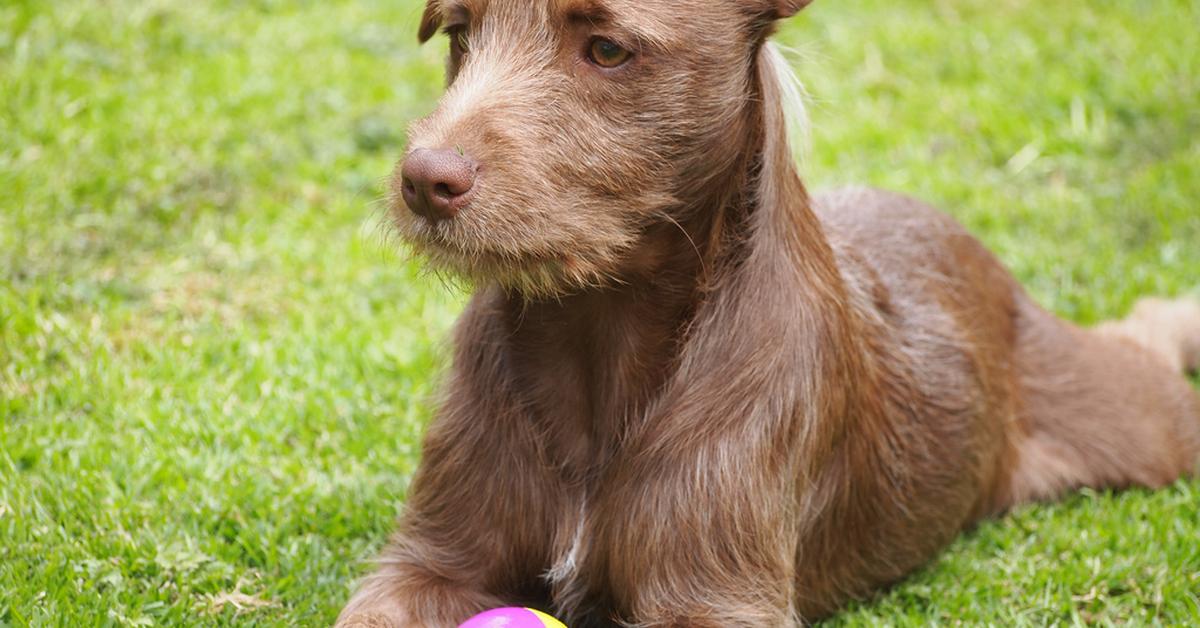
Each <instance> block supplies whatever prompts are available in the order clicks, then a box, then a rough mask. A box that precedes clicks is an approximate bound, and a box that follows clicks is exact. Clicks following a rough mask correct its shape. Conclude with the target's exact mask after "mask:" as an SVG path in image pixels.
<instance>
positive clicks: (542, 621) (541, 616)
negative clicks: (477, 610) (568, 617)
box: [458, 608, 565, 628]
mask: <svg viewBox="0 0 1200 628" xmlns="http://www.w3.org/2000/svg"><path fill="white" fill-rule="evenodd" d="M458 628H565V626H563V624H562V622H560V621H558V620H557V619H554V618H553V617H551V616H549V615H546V614H545V613H541V612H538V611H535V610H533V609H529V608H498V609H496V610H493V611H488V612H486V613H481V614H479V615H476V616H474V617H472V618H470V619H468V620H467V623H465V624H463V625H461V626H459V627H458Z"/></svg>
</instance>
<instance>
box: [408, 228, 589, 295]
mask: <svg viewBox="0 0 1200 628" xmlns="http://www.w3.org/2000/svg"><path fill="white" fill-rule="evenodd" d="M406 211H407V210H406ZM404 222H405V223H406V224H404V225H401V226H400V232H401V236H402V238H403V239H404V241H405V242H406V243H407V244H408V245H409V247H410V248H411V250H412V252H413V253H415V254H416V255H418V256H419V257H421V258H423V260H424V262H425V264H426V265H427V266H428V267H429V268H430V269H431V270H433V271H435V272H439V273H443V272H444V273H447V274H449V275H453V276H456V277H458V278H461V279H465V280H467V281H468V282H471V283H476V284H482V283H489V282H496V283H499V284H500V285H502V286H504V287H506V288H509V289H513V290H516V291H519V292H522V293H525V294H530V295H540V296H553V295H560V294H563V293H564V292H567V291H569V290H570V289H571V288H572V287H574V286H578V285H580V284H587V283H592V282H591V281H588V280H587V276H588V274H589V273H588V272H587V270H586V268H585V266H586V265H585V264H584V263H583V262H582V261H581V260H580V259H579V258H578V257H577V256H574V255H571V254H565V253H553V254H551V253H543V252H539V251H530V250H510V249H498V248H494V247H492V246H489V245H488V243H487V242H480V241H478V240H477V239H475V238H471V237H464V234H462V233H460V232H459V231H460V229H457V228H456V227H455V225H454V224H453V222H452V221H447V222H439V223H429V222H426V221H424V220H420V219H418V220H415V221H414V220H405V221H404Z"/></svg>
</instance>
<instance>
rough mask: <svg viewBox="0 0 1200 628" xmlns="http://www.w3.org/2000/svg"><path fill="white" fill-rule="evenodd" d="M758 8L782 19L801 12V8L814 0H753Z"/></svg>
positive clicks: (770, 15) (770, 16)
mask: <svg viewBox="0 0 1200 628" xmlns="http://www.w3.org/2000/svg"><path fill="white" fill-rule="evenodd" d="M751 2H752V3H753V4H754V5H755V8H756V9H759V10H761V11H762V12H763V14H764V15H765V16H766V17H768V18H770V19H773V20H780V19H783V18H785V17H792V16H793V15H795V14H797V13H799V12H800V9H803V8H804V7H806V6H808V5H810V4H812V0H751Z"/></svg>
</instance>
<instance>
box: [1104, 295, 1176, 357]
mask: <svg viewBox="0 0 1200 628" xmlns="http://www.w3.org/2000/svg"><path fill="white" fill-rule="evenodd" d="M1096 330H1097V331H1098V332H1100V333H1102V334H1106V335H1112V336H1119V337H1123V338H1127V339H1129V340H1132V341H1133V342H1135V343H1137V344H1139V345H1141V346H1143V347H1145V348H1146V349H1149V350H1150V351H1151V352H1153V353H1155V354H1157V355H1159V356H1161V357H1163V358H1164V359H1166V360H1167V363H1168V364H1170V365H1171V366H1172V367H1174V368H1175V369H1176V370H1180V371H1183V370H1186V371H1192V372H1194V371H1196V370H1197V369H1200V301H1197V300H1195V299H1178V300H1174V301H1171V300H1165V299H1144V300H1142V301H1139V302H1138V304H1137V305H1136V306H1135V307H1134V308H1133V313H1132V314H1130V315H1129V316H1128V317H1126V318H1125V319H1122V320H1119V321H1111V322H1108V323H1103V324H1101V325H1100V326H1099V327H1097V328H1096Z"/></svg>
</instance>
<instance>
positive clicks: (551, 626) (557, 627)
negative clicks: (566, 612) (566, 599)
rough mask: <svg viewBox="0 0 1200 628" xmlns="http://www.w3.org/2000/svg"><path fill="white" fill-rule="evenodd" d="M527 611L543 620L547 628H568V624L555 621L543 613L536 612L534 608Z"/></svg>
mask: <svg viewBox="0 0 1200 628" xmlns="http://www.w3.org/2000/svg"><path fill="white" fill-rule="evenodd" d="M525 610H527V611H529V612H531V613H533V614H534V615H537V618H538V619H540V620H542V623H543V624H546V628H567V626H566V624H564V623H562V622H561V621H558V620H557V619H555V618H553V617H551V616H549V615H547V614H545V613H543V612H541V611H538V610H534V609H532V608H527V609H525Z"/></svg>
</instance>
